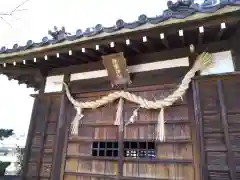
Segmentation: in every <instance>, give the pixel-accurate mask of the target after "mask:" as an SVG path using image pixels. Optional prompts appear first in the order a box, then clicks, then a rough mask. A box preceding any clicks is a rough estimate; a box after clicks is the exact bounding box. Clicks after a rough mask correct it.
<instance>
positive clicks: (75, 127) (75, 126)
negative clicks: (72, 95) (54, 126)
mask: <svg viewBox="0 0 240 180" xmlns="http://www.w3.org/2000/svg"><path fill="white" fill-rule="evenodd" d="M76 110H77V113H76V116H75V117H74V119H73V120H72V123H71V135H75V136H78V127H79V121H80V120H81V119H82V118H83V114H82V109H81V108H77V107H76Z"/></svg>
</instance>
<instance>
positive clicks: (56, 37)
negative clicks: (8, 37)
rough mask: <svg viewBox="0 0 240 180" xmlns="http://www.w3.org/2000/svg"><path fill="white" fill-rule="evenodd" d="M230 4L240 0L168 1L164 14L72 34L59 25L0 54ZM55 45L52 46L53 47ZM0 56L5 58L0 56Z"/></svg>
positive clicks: (141, 17) (120, 21) (131, 28)
mask: <svg viewBox="0 0 240 180" xmlns="http://www.w3.org/2000/svg"><path fill="white" fill-rule="evenodd" d="M227 5H230V6H235V5H240V0H219V1H216V2H214V1H213V0H204V2H203V3H202V4H198V3H194V0H178V1H177V2H175V3H174V2H172V1H168V2H167V7H168V8H167V9H166V10H164V11H163V13H162V14H160V15H157V16H155V17H147V15H145V14H141V15H140V16H139V17H138V19H137V20H136V21H133V22H130V23H126V22H124V20H122V19H118V20H117V21H116V24H115V25H113V26H111V27H104V26H103V25H101V24H97V25H96V26H95V27H93V28H87V29H86V30H85V31H82V30H81V29H78V30H77V31H76V33H75V34H74V35H70V34H69V33H67V32H66V30H65V27H62V29H60V30H58V29H57V27H54V31H50V30H49V31H48V33H49V35H50V36H52V39H49V38H48V37H47V36H45V37H43V38H42V42H36V43H35V42H33V41H32V40H28V41H27V43H26V45H25V46H19V45H18V44H17V43H16V44H14V45H13V48H12V49H8V48H7V47H5V46H3V47H1V48H0V55H1V54H2V55H3V54H5V55H10V54H13V55H12V56H14V54H16V53H18V52H19V51H27V50H32V49H36V48H40V49H41V48H42V47H47V45H55V44H59V45H60V44H61V42H63V41H67V42H69V43H66V44H65V45H67V44H71V42H75V41H76V40H79V39H83V40H88V39H93V38H96V37H97V35H99V34H102V33H105V34H108V35H114V34H116V32H118V31H119V32H120V30H123V29H128V30H129V29H130V30H134V29H135V28H138V27H141V26H143V25H145V24H151V25H157V24H160V23H162V22H164V21H167V20H169V19H184V18H186V17H188V16H190V15H193V14H196V13H214V12H216V11H217V10H219V9H221V8H223V7H225V6H227ZM53 47H55V46H52V48H53ZM29 53H31V52H29ZM0 58H4V57H2V56H0Z"/></svg>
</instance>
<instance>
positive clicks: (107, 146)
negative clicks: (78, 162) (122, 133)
mask: <svg viewBox="0 0 240 180" xmlns="http://www.w3.org/2000/svg"><path fill="white" fill-rule="evenodd" d="M123 146H124V147H123V148H124V149H123V151H124V157H130V158H146V159H154V158H155V157H156V147H155V142H154V141H151V142H145V141H142V142H141V141H140V142H137V141H125V142H124V145H123ZM118 154H119V148H118V142H117V141H115V142H109V141H95V142H93V144H92V156H101V157H118Z"/></svg>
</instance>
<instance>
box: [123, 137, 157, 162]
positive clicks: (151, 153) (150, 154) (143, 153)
mask: <svg viewBox="0 0 240 180" xmlns="http://www.w3.org/2000/svg"><path fill="white" fill-rule="evenodd" d="M124 157H132V158H146V159H154V158H155V157H156V150H155V143H154V142H133V141H125V142H124Z"/></svg>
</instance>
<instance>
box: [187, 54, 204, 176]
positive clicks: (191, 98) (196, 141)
mask: <svg viewBox="0 0 240 180" xmlns="http://www.w3.org/2000/svg"><path fill="white" fill-rule="evenodd" d="M197 56H198V54H197V53H196V52H193V53H191V54H190V55H189V66H190V67H191V68H192V66H193V65H194V63H195V61H196V59H197ZM199 74H200V73H199V72H197V73H196V75H199ZM191 85H192V86H190V87H189V89H188V90H187V92H186V95H187V104H188V109H189V113H188V116H189V119H190V121H191V136H192V142H193V143H192V146H193V147H192V148H193V162H194V175H195V180H200V179H202V174H201V168H200V167H201V161H200V137H199V123H198V118H197V117H196V113H195V112H196V109H197V108H198V107H197V106H196V105H197V103H198V102H197V97H196V84H195V81H194V80H193V81H192V83H191Z"/></svg>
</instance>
